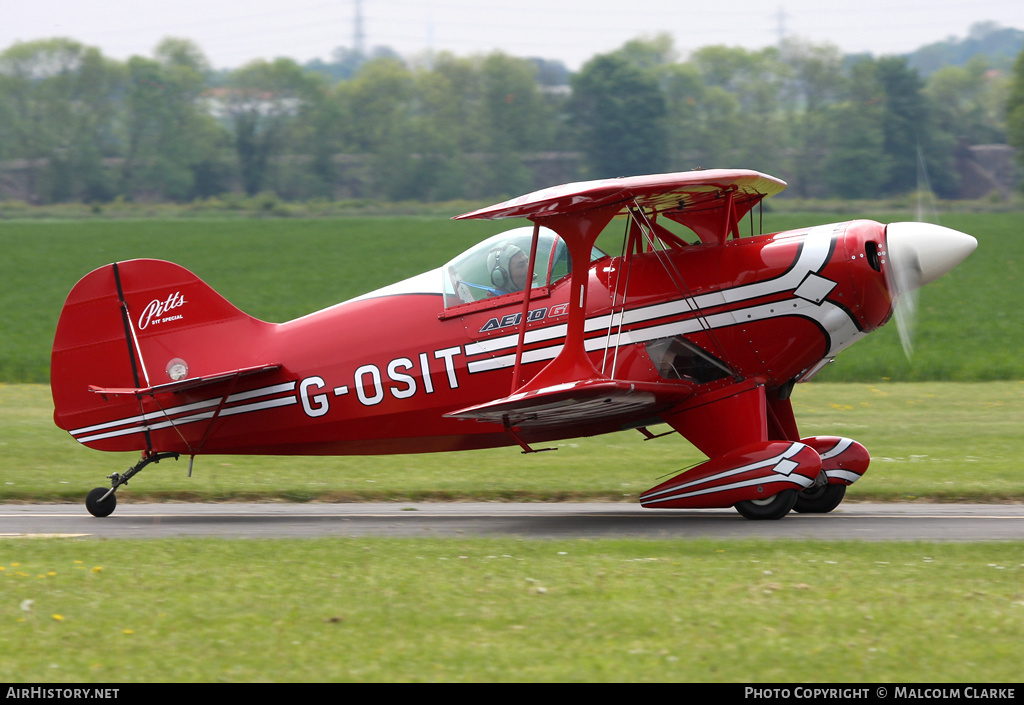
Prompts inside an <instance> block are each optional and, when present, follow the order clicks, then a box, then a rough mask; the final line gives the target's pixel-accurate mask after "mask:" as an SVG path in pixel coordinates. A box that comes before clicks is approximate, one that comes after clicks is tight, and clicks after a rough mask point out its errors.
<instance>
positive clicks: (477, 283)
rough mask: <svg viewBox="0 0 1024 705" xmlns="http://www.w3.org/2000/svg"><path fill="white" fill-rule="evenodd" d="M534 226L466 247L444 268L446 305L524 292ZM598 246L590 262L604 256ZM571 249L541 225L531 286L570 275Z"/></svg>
mask: <svg viewBox="0 0 1024 705" xmlns="http://www.w3.org/2000/svg"><path fill="white" fill-rule="evenodd" d="M532 240H533V227H532V226H527V227H523V228H516V229H514V230H508V231H506V232H503V233H498V234H497V235H495V236H493V237H490V238H488V239H486V240H484V241H483V242H481V243H479V244H477V245H475V246H473V247H472V248H470V249H468V250H466V251H465V252H463V253H462V254H461V255H459V256H458V257H456V258H455V259H453V260H452V261H450V262H449V263H448V264H446V265H445V266H444V267H443V268H442V270H441V271H442V272H443V276H444V283H443V291H444V305H445V308H450V307H452V306H458V305H460V304H468V303H474V302H477V301H481V300H484V299H488V298H492V297H497V296H505V295H507V294H514V293H517V292H520V291H523V290H524V289H525V288H526V283H527V281H526V280H527V274H528V272H527V270H528V269H529V266H528V265H529V258H530V246H531V242H532ZM604 256H605V254H604V253H603V252H601V250H599V249H597V248H596V247H595V248H594V249H593V251H592V252H591V255H590V261H591V262H593V261H595V260H598V259H600V258H601V257H604ZM570 268H571V261H570V259H569V249H568V248H567V247H566V245H565V243H564V242H562V239H561V238H559V237H558V235H557V234H556V233H555V232H554V231H553V230H550V229H548V228H540V230H539V232H538V235H537V256H536V262H535V263H534V267H533V272H532V273H530V288H531V289H539V288H542V287H549V286H551V285H552V284H554V283H555V282H557V281H558V280H560V279H562V278H563V277H565V276H566V275H568V274H569V271H570Z"/></svg>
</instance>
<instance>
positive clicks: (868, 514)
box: [0, 499, 1024, 541]
mask: <svg viewBox="0 0 1024 705" xmlns="http://www.w3.org/2000/svg"><path fill="white" fill-rule="evenodd" d="M47 536H64V537H81V538H95V539H125V538H170V537H179V536H195V537H199V536H203V537H221V538H236V539H245V538H250V539H254V538H318V537H328V536H339V537H360V536H391V537H432V538H437V537H455V536H459V537H521V538H533V539H556V538H559V539H564V538H646V539H687V538H720V539H742V538H796V539H822V540H858V541H882V540H896V541H989V540H1024V505H1022V504H916V503H913V504H868V503H857V502H846V503H844V504H842V505H840V506H839V508H838V509H836V510H835V511H833V512H832V513H830V514H817V515H815V514H797V513H795V512H794V513H790V514H789V515H788V516H786V517H785V518H783V519H781V520H779V521H750V520H748V519H744V518H743V517H741V516H740V515H739V514H738V513H736V512H735V511H734V510H732V509H707V510H647V509H643V508H641V507H639V506H638V505H635V504H627V503H607V504H604V503H564V504H554V503H553V504H545V503H525V504H519V503H479V502H465V503H401V502H395V503H353V504H320V503H310V504H292V503H284V502H282V503H261V504H235V503H227V504H198V503H195V504H189V503H161V504H143V503H132V502H130V501H124V500H123V499H122V501H121V502H120V503H119V504H118V506H117V510H116V511H115V512H114V513H113V514H112V515H111V516H109V517H105V518H102V519H97V518H95V517H93V516H91V515H89V513H88V512H87V511H86V509H85V507H84V506H83V505H76V504H0V538H11V537H23V538H31V537H47Z"/></svg>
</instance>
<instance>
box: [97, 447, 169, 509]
mask: <svg viewBox="0 0 1024 705" xmlns="http://www.w3.org/2000/svg"><path fill="white" fill-rule="evenodd" d="M167 458H174V459H175V460H177V459H178V453H147V454H146V455H145V456H143V458H142V460H140V461H139V462H137V463H135V465H133V466H131V467H130V468H128V470H127V471H126V472H125V474H124V475H122V474H121V473H119V472H115V473H114V474H113V475H107V478H108V479H109V480H110V489H107V488H106V487H97V488H96V489H94V490H92V491H91V492H90V493H89V494H88V495H87V496H86V498H85V508H86V509H88V510H89V513H90V514H92V515H93V516H94V517H105V516H110V515H111V514H112V513H113V511H114V508H115V507H117V495H115V494H114V492H115V491H116V490H117V488H118V487H120V486H121V485H127V484H128V480H130V479H132V478H133V477H135V474H136V473H138V472H139V471H141V470H142V468H144V467H146V466H147V465H149V464H150V463H159V462H160V461H161V460H166V459H167Z"/></svg>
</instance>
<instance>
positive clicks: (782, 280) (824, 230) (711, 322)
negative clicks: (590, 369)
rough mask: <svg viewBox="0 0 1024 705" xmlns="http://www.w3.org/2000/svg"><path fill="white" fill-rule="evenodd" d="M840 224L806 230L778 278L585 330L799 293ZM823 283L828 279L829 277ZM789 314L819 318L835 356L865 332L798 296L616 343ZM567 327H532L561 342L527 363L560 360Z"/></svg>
mask: <svg viewBox="0 0 1024 705" xmlns="http://www.w3.org/2000/svg"><path fill="white" fill-rule="evenodd" d="M836 229H837V226H836V225H820V226H817V227H815V228H811V229H810V230H808V231H807V232H806V234H804V236H803V243H802V247H801V249H800V253H799V256H798V257H797V260H796V262H795V263H794V265H793V266H792V267H791V268H790V269H789V270H787V271H786V272H784V273H783V274H781V275H780V276H778V277H775V278H774V279H768V280H765V281H762V282H754V283H752V284H744V285H742V286H736V287H731V288H727V289H721V290H719V291H714V292H711V293H708V294H702V295H700V296H697V297H693V298H684V299H676V300H674V301H667V302H665V303H660V304H654V305H652V306H643V307H640V308H635V309H631V310H628V311H624V312H618V313H614V314H606V315H603V316H595V317H593V318H588V319H587V321H586V323H585V324H584V332H587V333H593V332H596V331H601V330H608V329H609V328H611V329H612V330H614V329H616V328H618V327H619V326H620V325H621V326H629V325H636V324H639V323H644V322H647V321H654V320H658V319H662V318H670V317H673V316H679V315H682V314H686V313H693V312H696V313H699V312H700V311H702V310H706V309H710V308H714V307H721V306H726V305H732V304H736V303H740V302H743V301H750V300H754V299H760V298H763V297H766V296H774V295H777V294H781V293H784V292H790V291H796V290H797V289H798V288H799V287H800V285H801V284H802V283H803V282H804V280H805V279H806V278H807V277H808V275H811V274H814V275H816V276H817V275H818V273H819V272H820V271H821V270H822V269H823V268H824V266H825V265H826V264H828V262H829V255H830V253H831V252H832V246H833V245H832V243H833V240H834V237H833V236H834V233H835V231H836ZM823 281H826V282H827V281H828V280H824V279H823ZM785 316H800V317H803V318H809V319H811V320H813V321H815V322H817V323H818V324H819V325H820V326H821V328H822V329H823V330H825V331H826V332H827V334H828V337H829V343H830V347H829V350H828V353H827V354H826V357H831V356H834V355H835V354H836V353H838V352H839V351H840V350H841V349H842V348H844V347H846V346H848V345H850V344H851V343H852V342H854V341H855V340H857V339H858V338H859V337H861V336H862V335H863V333H862V332H861V331H860V328H859V327H858V325H857V322H856V321H855V320H854V319H853V317H852V316H851V315H850V314H849V313H848V312H847V311H845V310H844V309H843V308H841V307H840V306H837V305H835V304H833V303H831V302H829V301H827V300H824V301H820V302H816V301H811V300H808V299H804V298H800V297H798V296H793V297H792V298H790V299H786V300H783V301H775V302H772V303H768V304H757V305H754V306H747V307H743V308H736V309H732V310H729V311H724V312H722V313H717V314H712V315H709V316H703V315H698V317H696V318H689V319H686V320H682V321H673V322H671V323H664V324H658V325H652V326H647V327H641V328H634V329H632V330H626V331H622V332H621V333H618V332H616V333H615V334H614V335H615V345H613V346H611V347H615V346H621V345H630V344H635V343H644V342H648V341H651V340H657V339H659V338H670V337H674V336H678V335H689V334H692V333H697V332H700V331H701V330H708V329H715V328H725V327H728V326H733V325H737V324H743V323H750V322H753V321H763V320H768V319H771V318H780V317H785ZM566 329H567V327H566V325H565V324H560V325H556V326H549V327H546V328H537V329H534V330H531V331H527V333H526V338H525V344H527V345H529V344H533V343H539V342H544V341H547V340H557V341H559V342H558V344H556V345H551V346H548V347H544V348H535V349H533V350H529V351H526V352H524V353H523V362H524V363H528V362H537V361H541V360H551V359H554V358H555V357H556V356H557V355H558V353H559V352H560V351H561V349H562V343H561V340H562V339H564V338H565V334H566ZM518 341H519V336H518V335H516V334H510V335H504V336H500V337H498V338H492V339H490V340H482V341H478V342H475V343H470V344H468V345H466V346H465V353H466V356H467V357H472V356H476V355H488V354H489V355H492V356H494V355H496V354H497V353H500V352H502V351H505V350H513V349H514V348H515V347H516V346H517V344H518ZM585 347H586V350H587V352H595V351H599V350H603V349H605V348H606V347H609V345H608V343H607V340H606V339H605V338H591V339H589V340H587V341H586V342H585ZM514 364H515V354H514V353H513V354H506V355H498V356H494V357H490V358H488V359H485V360H473V361H470V362H469V371H470V372H485V371H488V370H495V369H501V368H505V367H511V366H513V365H514Z"/></svg>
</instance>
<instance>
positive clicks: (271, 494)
mask: <svg viewBox="0 0 1024 705" xmlns="http://www.w3.org/2000/svg"><path fill="white" fill-rule="evenodd" d="M793 399H794V406H795V410H796V414H797V418H798V420H799V422H800V426H801V431H802V433H803V434H804V435H806V436H811V435H838V436H848V437H850V438H854V439H856V440H858V441H860V442H861V443H863V444H864V445H865V446H866V447H867V448H868V450H869V451H870V452H871V454H872V464H871V467H870V469H869V470H868V472H867V474H866V475H865V476H864V479H862V480H860V481H859V482H857V483H856V484H855V485H853V486H852V487H851V488H850V490H849V492H848V493H847V497H848V498H849V499H852V500H873V501H907V500H915V499H927V500H931V501H981V502H989V501H994V502H999V501H1022V500H1024V467H1022V463H1021V460H1020V450H1021V442H1020V419H1021V418H1024V382H987V383H972V384H968V383H956V382H912V383H904V382H900V383H896V382H889V383H885V384H829V383H810V384H805V385H800V386H799V387H798V388H797V389H796V391H795V392H794V395H793ZM52 413H53V407H52V402H51V401H50V396H49V389H48V388H47V387H45V386H43V385H0V428H2V429H3V432H2V436H0V501H8V502H9V501H48V502H52V501H71V502H81V501H83V499H84V497H85V494H86V493H87V492H88V491H89V490H90V489H92V488H93V487H98V486H106V485H107V480H106V479H105V478H106V476H107V475H109V474H110V473H111V472H114V471H124V470H125V469H127V468H128V467H129V466H130V465H132V464H133V463H134V462H135V460H136V459H137V455H136V454H131V453H128V454H110V453H101V452H97V451H93V450H90V449H88V448H85V447H83V446H81V445H79V444H78V443H76V442H75V441H74V440H73V439H72V438H71V437H70V436H69V435H68V434H66V433H65V432H63V431H61V430H60V429H58V428H56V427H55V426H54V425H53V421H52ZM665 429H666V430H667V427H665ZM556 445H557V446H558V448H559V450H558V452H556V453H537V454H533V455H523V454H521V453H520V452H519V450H518V448H498V449H494V450H485V451H469V452H462V453H437V454H427V455H396V456H373V457H323V458H318V457H309V458H306V457H297V458H289V457H267V456H263V457H260V456H200V457H198V458H197V459H196V461H195V467H194V474H193V477H191V478H189V477H188V476H187V468H188V461H187V459H184V458H183V459H181V460H179V461H177V462H175V461H164V462H161V463H159V464H157V465H152V466H150V467H149V468H147V469H146V470H145V471H143V472H142V473H140V474H139V476H138V477H136V478H134V479H133V480H132V481H131V484H130V485H128V486H127V487H124V488H122V489H121V490H119V491H118V499H119V501H120V502H132V501H166V500H181V499H183V500H189V501H227V500H250V501H251V500H272V499H277V500H280V499H284V500H288V501H314V500H319V501H359V500H431V499H437V500H458V499H473V500H498V501H500V500H513V501H567V500H615V501H636V498H637V496H638V495H639V494H640V493H641V492H643V491H645V490H647V489H649V488H651V487H653V486H654V485H656V484H658V483H659V482H660V481H661V480H662V479H664V478H665V477H666V476H669V475H671V474H674V473H676V472H678V471H680V470H681V469H683V468H686V467H688V466H690V465H693V464H695V463H698V462H701V461H702V460H703V459H704V456H703V455H702V454H701V453H700V452H698V451H697V450H696V449H695V448H694V447H693V446H692V445H690V444H689V443H687V442H686V441H685V440H684V439H682V438H681V437H679V436H678V435H673V436H669V437H666V438H662V439H658V440H655V441H649V442H648V441H644V440H643V438H642V437H641V435H640V434H639V433H635V432H622V433H616V434H609V435H605V436H598V437H594V438H580V439H572V440H567V441H563V442H561V443H558V444H556Z"/></svg>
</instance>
